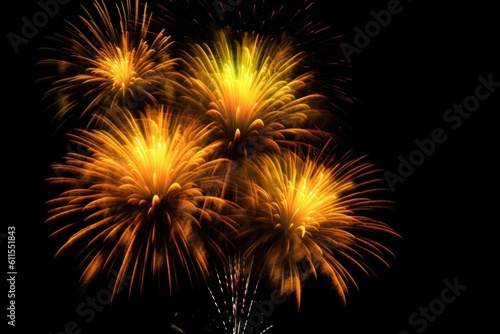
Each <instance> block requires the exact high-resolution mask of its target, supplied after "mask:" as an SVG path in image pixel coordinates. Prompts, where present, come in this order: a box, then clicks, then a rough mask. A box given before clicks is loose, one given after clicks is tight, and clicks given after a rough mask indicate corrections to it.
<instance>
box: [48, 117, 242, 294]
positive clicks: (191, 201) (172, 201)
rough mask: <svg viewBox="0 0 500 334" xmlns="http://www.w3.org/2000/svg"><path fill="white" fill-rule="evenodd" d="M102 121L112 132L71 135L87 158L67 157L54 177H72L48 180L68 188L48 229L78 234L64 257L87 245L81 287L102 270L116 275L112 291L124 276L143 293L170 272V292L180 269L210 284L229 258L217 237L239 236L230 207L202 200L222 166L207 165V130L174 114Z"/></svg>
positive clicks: (53, 206) (214, 162) (219, 201)
mask: <svg viewBox="0 0 500 334" xmlns="http://www.w3.org/2000/svg"><path fill="white" fill-rule="evenodd" d="M122 114H124V115H127V113H126V112H125V111H123V113H122ZM102 121H103V122H104V123H105V124H106V126H107V127H108V128H109V130H107V131H104V130H92V131H90V130H79V131H78V132H77V134H71V135H69V137H70V139H71V140H72V141H73V142H74V143H77V144H79V145H83V146H84V147H87V151H88V152H89V153H90V154H88V155H83V154H80V153H76V152H74V153H68V154H67V156H66V161H65V163H63V164H58V165H55V166H54V169H55V171H56V172H57V173H58V175H63V174H66V175H69V176H64V177H63V176H59V177H53V178H50V179H49V180H48V181H49V182H50V184H52V185H58V186H63V187H66V189H67V190H65V191H64V192H62V193H61V195H60V196H59V197H58V198H55V199H52V200H50V201H49V202H48V204H49V205H50V207H51V210H50V211H49V218H48V219H47V222H48V223H56V222H59V223H61V224H64V225H63V226H61V227H60V228H58V230H57V232H56V233H54V235H58V234H60V233H63V232H64V231H69V232H71V231H74V230H73V229H77V230H76V232H74V234H72V236H71V237H70V238H69V239H68V240H67V241H66V243H65V244H64V245H63V247H61V249H60V250H59V252H58V253H57V254H60V253H62V252H65V251H67V250H69V249H70V248H72V247H74V246H77V245H79V246H82V245H83V246H84V247H83V249H82V252H83V251H85V254H84V259H83V262H84V263H85V265H86V267H85V271H84V272H83V275H82V283H83V284H84V285H85V284H86V283H88V281H89V280H91V279H92V278H94V277H97V276H99V275H100V274H101V272H102V271H103V270H105V269H116V270H117V271H118V272H119V275H118V279H117V281H116V284H115V289H116V288H117V287H119V286H120V284H121V280H123V277H124V276H125V275H131V276H132V280H131V284H130V290H132V289H133V288H135V287H139V289H140V290H141V291H142V289H143V287H144V284H145V283H146V281H147V278H148V277H151V276H149V275H153V276H159V275H160V274H166V282H168V283H169V286H170V288H171V291H172V290H173V289H172V288H175V287H176V286H177V273H178V272H179V270H181V271H183V272H185V273H187V275H188V277H189V279H191V278H195V277H201V278H203V279H205V278H206V277H207V275H208V272H209V263H208V254H209V253H210V254H213V253H215V254H218V255H221V256H222V255H223V254H222V252H221V251H220V249H218V247H217V244H216V242H215V241H214V240H211V238H210V235H211V234H210V233H217V232H214V230H215V231H217V230H218V229H217V228H218V227H219V226H220V227H221V228H222V227H224V228H227V229H229V230H232V229H233V228H234V227H233V222H232V221H231V220H230V219H229V218H228V217H226V216H223V215H221V214H220V210H221V209H223V207H224V206H226V205H229V203H228V202H227V201H223V200H222V199H219V198H218V197H215V196H209V195H206V194H205V193H204V188H205V187H208V186H210V185H213V184H214V183H217V182H222V181H221V180H217V178H215V177H214V176H212V174H213V170H214V169H215V168H216V167H217V165H218V164H220V163H223V161H222V160H221V159H219V160H210V161H208V160H207V156H209V155H210V154H211V153H210V145H207V142H206V140H207V137H208V136H209V135H210V131H208V130H207V129H206V128H205V127H204V126H201V125H200V124H199V123H198V122H197V121H196V120H193V119H191V118H188V117H184V116H179V115H175V114H172V112H171V110H169V109H167V110H163V109H153V108H148V109H147V112H146V113H145V114H144V115H142V116H141V117H139V118H137V119H136V118H134V117H132V116H131V115H130V114H128V115H127V117H124V118H112V119H108V118H104V117H103V118H102ZM207 226H208V227H207ZM207 230H210V231H211V232H210V233H208V232H207ZM215 236H216V235H215V234H214V237H215ZM211 252H213V253H211ZM179 268H180V269H179Z"/></svg>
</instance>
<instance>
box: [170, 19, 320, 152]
mask: <svg viewBox="0 0 500 334" xmlns="http://www.w3.org/2000/svg"><path fill="white" fill-rule="evenodd" d="M233 36H234V35H233V32H232V31H231V30H229V29H222V30H219V31H218V32H216V33H215V35H214V40H213V41H212V43H211V44H207V43H204V44H193V45H192V49H191V51H185V52H183V56H182V58H183V60H184V70H183V71H181V72H182V77H181V79H180V80H179V84H180V85H179V95H180V98H181V99H183V100H185V101H187V102H188V103H189V104H190V105H191V106H192V109H193V110H194V112H195V113H198V114H201V115H202V116H204V117H205V119H206V121H207V122H209V123H211V124H212V125H213V126H214V127H216V128H217V129H218V132H219V137H218V144H219V146H220V148H221V150H222V152H223V153H224V154H226V155H228V156H230V157H231V158H235V157H240V156H244V157H247V156H248V155H252V156H253V155H255V154H256V153H257V152H259V151H264V150H269V149H272V150H275V151H277V150H278V149H279V148H280V147H283V146H296V145H298V143H301V142H303V141H306V140H307V139H311V138H316V136H317V135H318V134H319V133H320V132H319V131H317V129H314V127H313V125H312V122H313V120H314V118H315V117H317V116H319V115H321V114H323V110H322V109H321V106H322V103H323V102H324V97H323V96H321V95H320V94H315V93H311V91H312V90H313V88H314V87H313V84H314V74H313V73H312V72H310V71H308V70H305V69H304V68H303V66H304V64H303V60H304V59H305V57H306V56H307V55H306V54H305V53H303V52H296V51H295V50H294V47H293V43H292V39H289V38H286V36H279V37H276V38H266V37H263V36H260V35H258V34H253V33H242V35H241V36H242V37H241V39H237V40H232V38H233Z"/></svg>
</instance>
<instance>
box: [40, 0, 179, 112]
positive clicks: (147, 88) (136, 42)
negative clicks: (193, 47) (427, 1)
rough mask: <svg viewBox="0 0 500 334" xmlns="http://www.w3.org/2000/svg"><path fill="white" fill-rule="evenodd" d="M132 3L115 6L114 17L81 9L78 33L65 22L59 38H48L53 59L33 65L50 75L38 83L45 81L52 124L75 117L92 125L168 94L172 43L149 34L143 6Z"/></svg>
mask: <svg viewBox="0 0 500 334" xmlns="http://www.w3.org/2000/svg"><path fill="white" fill-rule="evenodd" d="M132 1H134V0H126V2H125V1H123V2H121V3H117V4H116V8H115V9H116V13H113V12H112V11H110V10H109V9H108V8H107V7H106V4H105V2H104V1H102V2H99V1H94V10H95V13H92V12H91V11H90V10H88V9H86V8H85V7H83V6H82V8H83V11H84V13H85V14H86V16H85V17H84V16H80V17H79V19H80V24H81V27H79V26H78V25H76V24H73V23H71V22H66V29H65V33H64V34H56V35H55V36H53V37H51V39H52V40H53V41H55V42H56V43H58V47H55V48H46V49H48V51H50V52H55V53H57V54H58V55H59V57H58V58H47V59H44V60H42V61H40V62H39V64H40V65H49V66H52V67H54V68H55V69H56V74H55V75H52V74H51V75H48V76H47V77H46V78H44V80H50V84H51V88H50V89H49V90H48V92H47V93H46V96H54V97H55V105H56V108H57V112H56V116H57V117H58V118H61V117H63V116H70V115H72V114H77V116H79V117H81V116H84V115H90V117H91V119H92V118H93V116H94V115H95V114H99V113H102V112H104V111H106V110H109V109H107V108H102V107H103V106H104V107H110V106H112V105H113V104H118V105H120V106H122V107H126V108H128V109H142V107H143V106H144V105H146V104H158V103H163V102H165V101H166V100H167V98H168V96H169V95H170V94H171V92H170V86H171V84H170V81H171V80H172V79H171V76H172V75H171V72H172V71H173V68H174V66H175V59H174V58H173V57H172V56H171V45H172V41H171V39H170V37H169V36H167V35H165V32H164V31H163V30H162V31H160V32H159V33H155V34H153V33H152V32H150V31H149V29H150V24H151V20H152V17H151V14H149V11H148V8H147V4H145V5H140V3H139V1H138V0H135V2H133V3H132ZM51 73H52V71H51ZM42 80H43V79H42Z"/></svg>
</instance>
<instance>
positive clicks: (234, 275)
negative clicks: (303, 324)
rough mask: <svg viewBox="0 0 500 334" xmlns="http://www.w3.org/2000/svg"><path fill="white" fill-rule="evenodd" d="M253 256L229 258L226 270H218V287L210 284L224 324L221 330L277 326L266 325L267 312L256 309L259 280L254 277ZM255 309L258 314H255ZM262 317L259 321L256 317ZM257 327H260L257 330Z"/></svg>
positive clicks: (236, 333) (233, 333) (249, 330)
mask: <svg viewBox="0 0 500 334" xmlns="http://www.w3.org/2000/svg"><path fill="white" fill-rule="evenodd" d="M251 274H252V260H250V261H249V263H246V262H245V261H244V260H243V259H242V258H241V257H239V256H237V257H234V258H229V262H228V263H227V265H225V266H224V272H223V273H219V272H218V271H217V272H216V276H217V282H218V289H217V290H212V289H210V287H209V288H208V290H209V292H210V295H211V297H212V301H213V303H214V306H215V308H216V309H217V314H218V315H219V317H220V321H221V325H222V327H221V326H220V325H217V327H218V328H217V330H218V331H219V332H220V331H221V330H223V331H224V333H227V334H229V333H231V334H244V333H265V332H267V331H269V330H270V329H271V328H272V327H273V326H272V325H270V326H263V328H262V329H260V328H259V327H261V326H262V322H263V320H262V319H264V316H263V315H262V314H261V311H258V310H256V309H255V304H256V303H258V301H257V300H256V299H255V298H256V296H257V289H258V287H259V282H258V281H256V282H253V281H252V277H251ZM254 313H255V314H254ZM253 317H255V318H256V319H258V321H256V320H255V319H253ZM256 330H257V331H256Z"/></svg>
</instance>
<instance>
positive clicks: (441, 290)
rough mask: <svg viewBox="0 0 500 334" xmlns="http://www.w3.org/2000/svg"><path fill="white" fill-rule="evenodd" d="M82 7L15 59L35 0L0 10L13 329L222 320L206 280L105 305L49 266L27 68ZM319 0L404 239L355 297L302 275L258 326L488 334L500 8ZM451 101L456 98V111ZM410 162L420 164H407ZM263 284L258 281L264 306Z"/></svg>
mask: <svg viewBox="0 0 500 334" xmlns="http://www.w3.org/2000/svg"><path fill="white" fill-rule="evenodd" d="M42 1H43V0H42ZM243 1H244V2H246V1H250V0H243ZM78 3H83V1H80V2H77V1H76V0H73V1H70V2H68V3H67V4H64V5H60V8H59V9H58V11H57V13H55V14H54V17H52V18H50V20H49V21H48V23H47V24H45V25H43V26H42V27H40V28H39V31H38V32H37V33H36V34H34V36H33V37H30V38H29V39H28V41H27V43H24V44H22V45H20V46H19V50H18V52H17V53H16V52H15V51H14V48H13V46H12V44H11V43H10V41H9V39H8V37H6V36H8V33H11V32H14V33H16V34H20V33H21V29H22V26H23V21H22V18H23V17H27V18H31V17H32V15H33V14H34V13H35V12H37V11H39V10H40V5H39V4H37V3H36V2H35V1H30V3H20V2H13V1H10V2H6V3H5V4H4V8H5V7H7V8H6V9H5V10H4V11H3V13H4V19H3V29H4V33H3V36H4V38H3V41H4V42H3V43H4V44H3V45H4V49H3V50H4V52H3V59H4V68H3V87H4V91H3V92H4V95H3V96H4V107H3V117H5V118H4V123H3V124H4V131H3V136H4V139H3V141H2V142H3V152H4V155H3V161H4V163H3V167H4V169H3V173H4V180H5V183H4V184H6V186H4V188H3V189H4V196H3V199H4V200H3V203H4V204H3V205H4V219H3V221H4V223H3V228H2V231H1V233H6V226H15V228H16V269H17V276H16V299H15V300H16V327H15V330H16V331H13V332H19V333H21V332H26V331H27V330H28V329H32V328H35V332H36V333H44V334H47V333H53V334H56V333H64V332H66V333H73V332H74V333H78V331H80V332H79V333H82V334H85V333H101V332H102V333H105V332H130V328H134V327H135V328H140V330H138V331H139V332H140V333H168V332H169V331H168V327H169V324H170V323H174V324H176V325H177V326H179V327H180V328H182V329H184V330H185V332H186V333H187V334H194V330H198V332H197V334H198V333H200V332H202V331H201V328H203V325H202V322H203V321H205V320H207V319H210V318H216V317H217V314H216V311H215V309H213V308H212V305H211V303H210V299H209V298H210V296H209V295H208V292H207V291H206V289H205V288H204V287H203V286H199V287H195V288H193V289H192V290H190V289H187V288H186V289H185V294H183V295H182V296H174V297H172V298H171V299H169V297H168V293H166V292H165V291H163V290H162V291H161V292H159V293H155V292H154V291H155V289H154V287H152V288H151V290H148V291H146V292H145V294H144V295H143V296H132V297H131V298H130V299H127V298H126V296H119V298H118V300H117V303H116V304H114V306H113V307H111V308H110V307H109V305H104V306H103V305H102V304H99V305H97V306H96V307H95V308H94V309H92V308H91V305H90V304H89V299H88V298H96V296H98V294H99V293H102V291H103V289H104V290H105V289H107V285H108V282H109V281H110V278H102V280H99V281H97V282H96V283H95V285H94V286H91V287H89V290H88V291H86V292H85V293H83V294H80V292H79V290H78V271H77V264H76V263H75V262H74V261H73V259H72V258H71V254H70V255H67V256H63V257H62V258H61V259H60V260H57V261H55V260H53V256H54V253H55V251H56V250H57V248H58V245H59V242H60V240H58V241H55V240H52V239H49V238H48V234H49V233H50V228H49V227H47V226H46V225H44V224H43V221H44V219H45V218H46V208H45V206H44V202H45V201H46V200H48V199H50V198H52V197H53V196H56V193H55V192H54V190H53V189H51V188H50V187H49V186H48V185H47V184H46V183H45V181H44V179H45V178H46V177H47V176H49V175H50V173H51V172H50V165H51V164H52V163H54V162H56V161H61V157H62V156H63V155H64V154H65V152H66V150H67V143H66V142H65V137H64V136H63V135H62V134H61V133H60V132H58V130H57V124H56V123H54V122H53V121H51V113H50V111H47V107H48V103H47V102H46V101H41V98H42V96H43V93H44V91H45V90H46V86H44V85H43V84H37V83H35V81H37V80H38V79H40V76H41V72H40V70H39V69H38V67H36V66H35V62H36V61H38V60H40V57H41V56H40V52H39V48H40V47H43V46H44V43H45V42H46V40H45V38H46V37H47V36H49V35H50V34H52V33H54V32H58V31H60V29H61V26H62V24H63V20H64V19H66V20H69V21H74V20H75V19H76V17H77V15H78V14H81V10H80V8H79V5H78ZM85 3H89V4H90V1H85ZM109 3H110V4H111V1H109ZM482 3H485V4H482ZM316 6H317V7H316V11H315V15H316V16H317V20H318V21H324V22H327V23H328V25H330V26H331V31H333V32H335V33H336V34H337V35H339V36H343V37H342V38H341V39H340V40H339V45H338V47H337V49H335V50H332V51H331V55H332V59H328V55H329V53H328V52H325V50H323V51H321V52H319V51H318V54H321V56H322V57H324V58H325V61H334V60H335V59H338V57H339V55H341V54H342V51H341V50H342V49H341V47H340V41H343V42H345V43H347V44H348V45H347V44H343V47H344V51H345V50H347V49H346V48H347V47H353V49H349V50H351V51H350V52H348V54H349V60H350V61H349V65H350V68H349V70H345V69H344V70H343V72H342V74H343V75H346V74H347V75H349V76H350V78H351V80H352V81H351V82H350V84H349V85H348V86H347V87H345V89H346V92H347V95H349V96H351V97H352V98H353V99H354V103H352V104H345V105H344V106H343V107H344V113H345V114H342V115H343V116H342V117H344V119H345V122H346V124H345V127H344V130H345V135H346V138H348V143H349V145H351V146H352V147H353V149H354V150H357V152H359V153H363V154H368V155H369V156H370V158H371V159H372V161H373V162H375V163H376V164H377V165H378V166H379V167H380V168H382V169H384V170H386V171H387V172H390V173H386V174H385V175H392V177H394V176H398V175H399V178H396V179H391V180H393V181H392V185H393V186H394V189H393V190H394V191H393V192H392V193H391V195H390V196H392V199H393V200H394V201H395V203H396V207H395V210H394V212H391V213H387V216H386V217H384V219H386V221H387V222H388V223H389V224H391V226H392V227H393V228H394V229H395V230H396V231H397V232H398V233H399V234H400V235H401V236H402V240H399V241H398V240H392V239H391V240H388V241H387V242H388V243H389V245H390V247H391V250H392V251H393V252H394V254H395V256H394V258H389V259H388V262H389V264H390V269H387V268H385V267H382V266H380V267H379V266H378V265H375V268H376V269H377V274H378V277H374V276H373V277H366V276H363V275H361V276H359V279H358V282H359V290H358V291H356V290H354V289H353V290H351V294H350V295H349V296H348V298H347V305H346V306H342V305H341V303H340V300H339V299H338V297H337V295H336V293H335V291H334V290H332V289H330V288H329V286H328V284H327V282H326V281H325V279H322V278H321V277H320V278H318V280H317V281H316V280H310V281H307V283H306V285H305V287H304V292H303V293H304V295H303V300H302V304H301V308H300V310H298V311H297V310H296V309H295V307H294V306H295V305H294V304H293V303H291V302H287V301H285V302H284V303H282V304H275V305H274V310H273V311H272V312H269V315H268V316H266V317H265V320H264V321H265V322H264V324H263V325H262V326H263V327H264V326H265V325H273V328H272V330H270V331H269V332H268V333H270V334H271V333H279V334H281V333H292V332H293V333H303V332H306V331H307V333H326V334H329V333H336V334H344V333H345V334H347V333H353V334H360V333H367V332H371V333H386V334H391V333H392V334H400V333H401V334H402V333H406V332H408V333H412V334H414V333H428V334H431V333H453V332H457V331H459V330H463V329H464V328H471V329H473V332H476V333H482V332H489V331H490V328H495V325H496V321H494V319H496V317H497V312H495V311H496V310H495V309H494V308H492V307H491V306H490V304H488V303H491V304H492V305H495V304H496V301H497V297H498V292H497V291H498V289H497V282H496V279H495V277H496V275H494V273H493V269H494V267H495V266H496V265H497V264H498V260H497V258H496V256H494V255H496V254H497V253H498V251H497V249H496V248H495V245H496V244H497V242H496V240H495V231H496V228H495V225H496V224H497V223H498V214H497V213H495V212H494V210H495V208H496V207H497V203H496V199H497V197H498V196H497V191H496V187H497V186H498V164H497V162H496V154H497V153H498V149H497V148H496V147H494V144H496V143H497V142H498V141H497V133H498V131H497V129H496V128H497V126H498V124H497V122H496V121H494V120H496V119H498V117H496V115H495V114H497V113H498V112H499V110H500V109H499V94H500V66H498V65H499V59H500V52H499V51H498V50H499V48H498V47H499V45H498V44H499V43H500V39H499V34H498V32H499V31H500V21H499V20H498V15H497V14H496V13H498V11H497V10H496V9H494V6H493V5H492V4H491V3H488V2H487V1H467V2H452V3H451V4H450V5H439V6H438V5H436V4H435V2H432V1H409V0H407V1H401V3H399V6H397V2H395V1H378V0H377V1H369V2H368V1H366V2H361V1H317V3H316ZM388 6H389V8H390V9H391V10H393V12H394V14H392V15H391V18H390V22H388V23H387V24H385V27H381V26H380V25H377V24H375V25H374V24H373V22H375V21H374V20H375V18H374V14H373V13H379V12H380V11H381V10H383V9H384V10H387V9H388ZM372 11H374V12H372ZM369 22H372V26H371V27H375V26H378V27H379V28H380V29H379V30H377V31H376V32H373V33H372V34H373V37H371V38H370V40H369V41H367V42H366V43H365V44H364V45H362V44H360V43H361V40H360V39H359V36H357V34H359V33H358V32H359V31H364V30H365V28H366V27H367V26H366V25H367V23H369ZM368 26H369V27H370V25H368ZM179 29H181V27H179ZM374 31H375V30H374ZM346 45H347V46H346ZM344 55H345V54H344ZM322 59H323V58H322ZM325 75H328V74H325ZM331 75H332V76H335V73H333V72H332V73H331ZM327 90H328V89H327V87H326V88H325V91H327ZM459 105H465V106H463V107H462V108H461V113H459V112H458V111H457V110H458V108H460V106H459ZM469 110H470V111H469ZM426 145H427V146H426ZM425 150H427V152H425ZM418 151H420V152H424V153H419V152H418ZM410 158H411V159H413V160H414V161H416V164H418V166H414V167H411V169H408V166H407V165H406V166H402V165H403V164H404V163H403V162H402V161H403V160H405V161H408V160H411V159H410ZM405 168H406V169H405ZM398 169H399V171H398ZM401 171H402V172H403V173H406V174H405V176H401ZM5 200H6V201H5ZM5 245H6V242H5V239H2V248H3V249H6V246H5ZM452 287H453V288H452ZM270 292H271V289H268V288H267V287H266V286H265V285H264V286H263V287H262V289H261V290H260V294H261V296H262V299H265V298H269V297H266V295H267V296H269V293H270ZM4 295H5V293H4ZM7 302H8V301H7ZM82 303H84V304H83V305H82ZM5 305H6V304H4V312H6V311H5V307H6V306H5ZM101 306H102V308H101ZM425 309H427V310H428V311H427V315H425V314H424V313H425V312H426V311H425ZM7 320H8V319H7ZM7 320H6V319H5V317H4V321H5V322H7ZM492 326H493V327H492ZM8 327H9V330H12V329H13V328H12V326H8ZM65 327H66V329H65ZM257 329H259V328H257ZM221 333H222V332H221ZM254 333H255V332H254ZM257 333H259V332H258V331H257ZM266 333H267V332H266Z"/></svg>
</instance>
